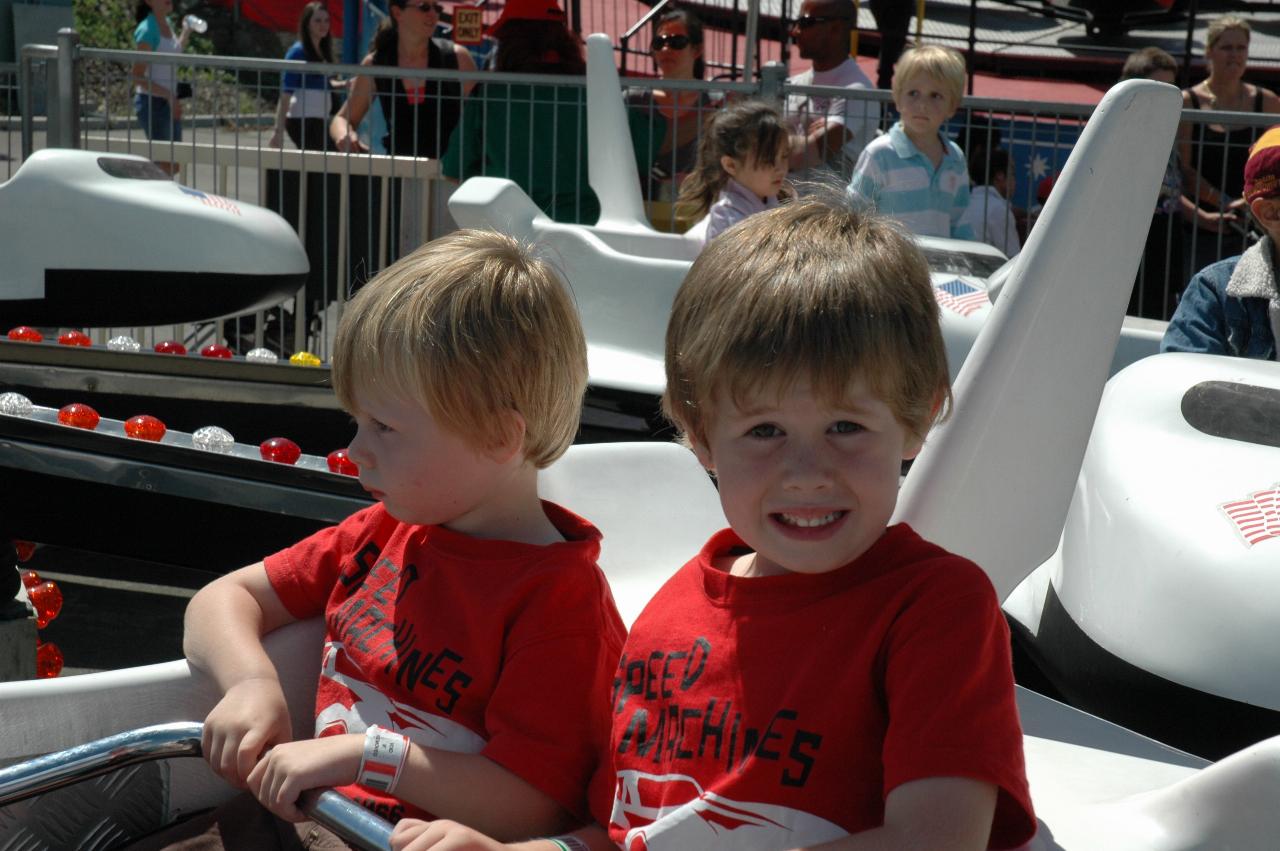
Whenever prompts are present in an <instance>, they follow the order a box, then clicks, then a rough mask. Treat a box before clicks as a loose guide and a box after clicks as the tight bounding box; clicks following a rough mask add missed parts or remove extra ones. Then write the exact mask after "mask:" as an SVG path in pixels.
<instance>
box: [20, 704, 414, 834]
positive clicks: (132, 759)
mask: <svg viewBox="0 0 1280 851" xmlns="http://www.w3.org/2000/svg"><path fill="white" fill-rule="evenodd" d="M203 730H204V725H203V724H201V723H199V722H196V721H178V722H174V723H171V724H156V725H154V726H151V727H140V728H139V729H136V730H128V731H125V732H123V733H117V734H116V735H114V736H107V737H106V738H103V739H98V740H96V741H92V742H86V743H85V744H83V745H78V746H76V747H74V748H68V749H67V750H64V751H58V752H56V753H51V754H45V755H44V756H39V757H36V758H35V759H30V760H27V761H26V762H20V763H17V764H16V765H11V766H9V767H7V768H0V807H7V806H9V805H10V804H15V803H17V802H19V801H23V800H26V799H27V798H32V797H35V796H36V795H43V794H45V793H46V792H52V791H53V790H55V789H61V788H62V787H64V786H70V785H72V784H74V783H79V782H81V781H83V780H89V779H91V778H93V777H98V776H100V775H103V774H107V773H109V772H112V771H115V770H117V769H120V768H124V767H126V766H129V765H136V764H138V763H141V762H150V761H153V760H158V759H174V758H176V757H199V756H201V748H200V737H201V734H202V732H203ZM298 806H299V808H300V809H301V810H302V811H303V812H304V813H306V814H307V816H308V817H309V818H311V819H313V820H315V821H316V822H317V823H319V824H321V825H323V826H324V827H326V828H328V829H329V830H331V831H333V832H334V833H336V834H337V835H338V836H340V837H342V838H343V839H344V840H346V841H347V842H350V843H352V844H353V845H355V846H356V847H358V848H364V849H369V851H382V850H383V849H390V847H391V825H390V824H389V823H387V822H386V821H385V820H384V819H381V818H379V817H378V816H376V815H374V814H373V813H371V812H369V811H368V810H366V809H365V808H364V807H361V806H360V805H359V804H357V803H355V802H354V801H352V800H351V799H349V798H346V797H343V796H342V795H340V794H338V793H337V792H335V791H334V790H332V789H324V790H311V791H310V792H308V793H306V794H304V795H303V797H302V799H301V800H300V801H299V803H298Z"/></svg>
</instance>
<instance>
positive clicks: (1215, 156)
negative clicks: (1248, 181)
mask: <svg viewBox="0 0 1280 851" xmlns="http://www.w3.org/2000/svg"><path fill="white" fill-rule="evenodd" d="M1187 92H1188V94H1190V95H1191V105H1192V106H1193V107H1195V108H1196V109H1203V107H1201V106H1200V98H1199V96H1198V95H1196V93H1195V90H1194V89H1187ZM1252 112H1262V89H1258V90H1257V92H1256V94H1255V95H1254V98H1253V109H1252ZM1257 138H1258V129H1257V128H1256V127H1237V128H1235V129H1234V130H1232V129H1227V130H1225V131H1223V130H1214V129H1213V128H1212V127H1210V126H1209V125H1208V124H1199V125H1196V128H1195V134H1194V148H1193V150H1192V152H1191V164H1192V165H1194V166H1195V168H1196V171H1198V172H1200V176H1201V177H1203V178H1204V179H1205V180H1207V181H1208V182H1209V183H1211V184H1213V185H1214V186H1217V187H1219V188H1220V189H1221V190H1222V191H1223V192H1225V193H1226V194H1227V195H1229V196H1231V197H1232V198H1239V197H1240V196H1241V195H1243V194H1244V164H1245V162H1246V161H1248V159H1249V148H1250V147H1252V145H1253V143H1254V141H1255V140H1256V139H1257Z"/></svg>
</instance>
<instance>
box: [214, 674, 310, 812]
mask: <svg viewBox="0 0 1280 851" xmlns="http://www.w3.org/2000/svg"><path fill="white" fill-rule="evenodd" d="M292 738H293V724H292V722H291V720H290V718H289V707H288V705H287V704H286V703H285V699H284V692H283V691H282V690H281V688H280V681H279V680H277V679H274V678H269V677H255V678H251V679H246V680H242V681H240V682H238V683H236V684H235V685H233V686H232V687H231V688H229V689H228V690H227V693H226V694H224V695H223V696H222V700H220V701H218V705H217V706H215V707H213V711H211V712H210V713H209V717H208V718H206V719H205V720H204V734H203V736H202V737H201V741H200V743H201V746H202V747H203V749H204V758H205V761H207V762H208V763H209V766H210V767H211V768H212V769H213V770H214V771H215V772H216V773H217V774H218V775H219V776H221V777H222V778H223V779H224V780H226V781H227V782H228V783H230V784H231V785H232V786H235V787H236V788H237V789H244V788H245V783H246V781H247V779H248V777H249V773H250V772H251V771H252V770H253V767H254V765H256V764H257V762H258V760H259V759H260V758H261V757H262V755H263V754H264V753H266V752H267V751H268V750H270V749H271V748H272V747H273V746H275V745H279V744H282V743H284V742H287V741H289V740H290V739H292Z"/></svg>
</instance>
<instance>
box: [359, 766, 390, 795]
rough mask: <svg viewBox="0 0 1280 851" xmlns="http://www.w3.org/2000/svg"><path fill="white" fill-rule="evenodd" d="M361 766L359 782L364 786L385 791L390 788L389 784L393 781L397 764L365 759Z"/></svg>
mask: <svg viewBox="0 0 1280 851" xmlns="http://www.w3.org/2000/svg"><path fill="white" fill-rule="evenodd" d="M363 768H364V772H363V773H362V774H361V775H360V783H362V784H363V785H365V786H369V787H371V788H374V789H377V790H378V791H379V792H385V791H387V790H388V789H390V788H391V784H393V783H395V780H396V770H397V768H398V766H397V765H396V764H395V763H394V762H376V761H374V760H371V759H367V760H365V763H364V766H363Z"/></svg>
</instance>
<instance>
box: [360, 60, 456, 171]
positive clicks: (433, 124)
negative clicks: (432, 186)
mask: <svg viewBox="0 0 1280 851" xmlns="http://www.w3.org/2000/svg"><path fill="white" fill-rule="evenodd" d="M388 41H389V42H390V44H389V45H388V46H387V47H386V48H385V49H384V50H380V51H375V52H374V54H373V64H374V65H379V66H387V67H395V66H397V65H399V64H400V58H399V52H400V50H399V45H397V44H396V40H395V39H388ZM427 67H428V68H448V69H451V70H457V68H458V55H457V54H456V53H455V52H454V49H453V42H451V41H448V40H447V39H443V38H433V39H431V41H430V42H429V43H428V44H427ZM423 83H424V87H423V88H422V89H421V90H420V92H421V94H422V99H421V100H420V101H419V102H418V103H411V102H410V101H409V93H408V92H407V91H406V90H405V87H404V83H403V82H402V81H401V79H400V78H399V77H375V78H374V85H375V87H376V88H377V91H378V101H379V103H381V104H382V114H383V116H384V117H385V118H386V121H387V129H388V133H387V135H386V136H383V137H382V144H383V145H384V146H385V147H386V149H387V152H388V153H391V154H398V155H400V156H419V157H432V158H435V159H438V158H439V157H440V156H441V155H443V154H444V149H445V146H446V145H448V144H449V136H450V134H452V133H453V128H454V125H456V124H457V123H458V115H459V113H460V112H461V110H462V87H461V86H460V85H458V84H457V83H455V82H452V81H440V80H424V81H423Z"/></svg>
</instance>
